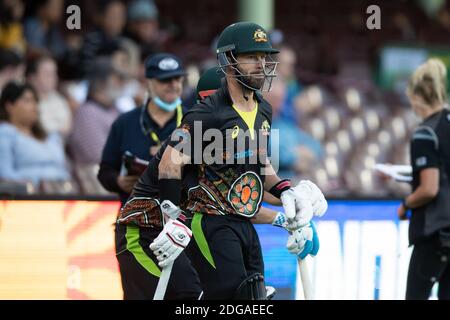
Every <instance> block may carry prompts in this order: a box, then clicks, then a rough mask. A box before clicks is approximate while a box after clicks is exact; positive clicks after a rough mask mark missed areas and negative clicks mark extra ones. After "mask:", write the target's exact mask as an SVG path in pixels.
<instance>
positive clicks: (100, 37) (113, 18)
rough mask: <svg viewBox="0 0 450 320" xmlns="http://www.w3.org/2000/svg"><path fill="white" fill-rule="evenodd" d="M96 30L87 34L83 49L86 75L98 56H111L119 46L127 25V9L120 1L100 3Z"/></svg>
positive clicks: (103, 0)
mask: <svg viewBox="0 0 450 320" xmlns="http://www.w3.org/2000/svg"><path fill="white" fill-rule="evenodd" d="M98 3H99V4H98V12H101V14H100V15H99V16H98V17H97V18H98V19H97V21H96V25H97V28H96V30H94V31H92V32H90V33H88V34H86V36H85V38H84V43H83V48H82V49H81V63H82V67H83V71H84V73H85V74H87V73H88V72H89V70H91V69H92V67H93V63H94V61H95V58H96V57H97V56H98V55H109V54H111V53H112V52H113V51H114V50H113V48H114V47H116V46H117V41H119V39H120V36H121V34H122V31H123V28H124V27H125V23H126V8H125V5H124V4H123V3H122V2H121V1H119V0H101V1H98Z"/></svg>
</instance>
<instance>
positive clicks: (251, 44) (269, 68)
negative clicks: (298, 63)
mask: <svg viewBox="0 0 450 320" xmlns="http://www.w3.org/2000/svg"><path fill="white" fill-rule="evenodd" d="M278 52H279V51H278V50H277V49H275V48H273V47H272V44H271V43H270V39H269V37H268V35H267V32H266V31H265V30H264V28H263V27H261V26H260V25H258V24H256V23H253V22H237V23H233V24H232V25H230V26H228V27H226V28H225V29H224V30H223V31H222V33H221V34H220V36H219V39H218V42H217V50H216V53H217V59H218V61H219V67H220V69H221V70H222V71H223V72H224V73H225V74H226V75H227V76H231V77H234V78H235V79H236V80H237V81H238V82H239V83H240V84H241V85H242V86H244V87H246V88H248V89H250V90H252V91H256V90H261V91H270V87H271V85H272V80H273V78H275V77H276V74H275V70H276V67H277V64H278V62H276V61H274V60H273V58H272V57H271V54H275V53H278ZM248 53H266V54H267V57H266V62H265V65H264V68H263V70H264V71H263V74H260V75H255V76H257V77H264V82H263V83H262V85H261V87H260V88H255V87H253V86H252V85H250V84H249V83H248V81H246V78H248V76H246V75H245V74H243V73H242V71H241V70H240V69H239V63H238V62H237V60H236V58H237V56H238V55H240V54H248ZM255 63H259V62H255ZM227 67H231V70H233V73H230V72H227V70H226V68H227Z"/></svg>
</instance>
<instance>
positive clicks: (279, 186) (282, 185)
mask: <svg viewBox="0 0 450 320" xmlns="http://www.w3.org/2000/svg"><path fill="white" fill-rule="evenodd" d="M290 188H291V180H289V179H284V180H281V181H279V182H277V183H276V184H275V185H274V186H273V187H272V188H270V190H269V193H270V194H272V195H273V196H275V197H277V198H278V199H280V197H281V194H282V193H283V192H284V191H286V190H288V189H290Z"/></svg>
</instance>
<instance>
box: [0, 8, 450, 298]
mask: <svg viewBox="0 0 450 320" xmlns="http://www.w3.org/2000/svg"><path fill="white" fill-rule="evenodd" d="M70 5H76V6H78V8H80V21H81V23H80V29H69V28H68V24H67V23H68V20H67V19H69V17H71V15H72V14H73V11H70V13H67V12H66V10H67V8H68V7H69V6H70ZM370 5H377V6H378V7H379V8H380V16H381V19H380V27H381V28H380V29H373V30H371V29H369V28H368V27H367V24H366V22H367V20H368V19H369V17H370V16H371V13H372V12H371V13H367V11H366V10H367V8H368V7H369V6H370ZM246 20H247V21H254V22H257V23H259V24H261V25H262V26H264V27H265V28H266V29H267V30H269V31H270V38H271V41H272V44H273V45H274V46H276V47H277V48H279V49H280V54H279V55H278V57H277V59H278V60H279V61H280V64H279V66H278V69H277V73H278V78H277V80H276V81H274V83H273V87H272V91H271V92H270V93H268V94H266V98H267V100H269V102H270V103H271V104H272V106H273V125H272V128H276V129H279V130H280V136H281V137H282V139H280V141H279V146H278V147H279V150H280V159H279V161H280V171H279V175H280V176H282V177H295V178H294V179H304V178H308V179H311V180H312V181H314V182H315V183H317V184H318V185H319V187H320V188H321V189H322V190H323V191H324V193H325V194H326V196H327V197H328V199H330V210H329V212H330V214H327V215H326V217H324V219H322V220H320V221H318V230H319V234H321V250H322V252H323V253H322V254H321V255H319V256H318V257H317V259H315V266H314V268H313V269H312V276H313V279H314V284H315V286H316V288H317V290H316V293H317V296H318V297H319V298H322V299H333V298H336V299H343V298H348V299H377V298H387V299H397V298H398V299H402V298H403V296H404V286H405V278H406V268H407V263H408V260H409V256H408V254H409V251H407V250H408V248H407V240H406V239H407V222H401V223H399V221H398V220H397V219H396V212H395V210H396V207H397V205H398V204H399V202H398V200H395V199H399V198H401V197H402V196H404V195H405V194H407V193H408V192H409V191H410V187H409V185H408V184H405V183H403V184H402V183H398V182H394V181H392V180H385V179H383V178H382V177H381V176H379V175H377V174H376V173H375V172H374V171H373V166H374V165H375V164H376V163H392V164H409V138H410V136H411V133H412V130H413V129H414V127H415V126H416V125H417V123H418V122H417V120H416V118H415V117H414V115H413V114H412V111H411V110H410V106H409V104H408V102H407V100H406V96H405V88H406V84H407V81H408V78H409V76H410V74H411V73H412V71H413V70H414V69H415V68H416V67H417V66H419V65H420V64H421V63H423V62H424V61H425V60H426V59H427V58H429V57H432V56H433V57H438V58H440V59H441V60H442V61H443V62H444V63H445V64H446V66H447V67H449V66H450V42H449V40H450V1H449V0H395V1H394V0H391V1H365V0H345V1H344V0H342V1H325V0H315V1H311V0H296V1H288V0H277V1H275V0H240V1H237V0H227V1H223V0H208V1H206V0H191V1H175V0H109V1H105V0H100V1H88V0H78V1H77V0H72V1H64V0H33V1H31V0H30V1H23V0H0V93H1V92H2V91H3V89H4V88H5V87H6V86H7V85H8V83H10V82H11V81H13V82H15V81H24V80H26V81H27V82H28V83H29V84H30V85H31V86H32V87H33V88H34V90H35V91H36V95H37V97H38V98H39V102H38V112H34V111H29V110H28V111H27V110H26V109H21V110H22V111H21V112H15V113H14V112H10V114H9V117H15V120H16V122H17V123H28V124H32V125H33V128H35V129H36V130H37V131H36V132H37V133H39V135H40V136H45V137H46V140H45V147H44V146H43V145H42V144H37V143H36V141H30V140H26V139H25V140H24V139H22V140H20V141H19V140H18V138H17V136H15V135H14V134H12V133H11V131H10V130H6V129H5V130H0V150H3V151H1V152H0V198H2V199H4V200H2V201H0V257H1V259H0V260H1V261H8V263H3V264H0V298H25V299H35V298H41V299H48V298H56V299H61V298H71V299H88V298H96V299H104V298H112V299H120V298H121V288H120V278H119V274H118V271H117V262H116V260H115V257H114V247H113V246H114V244H113V241H112V239H113V230H112V223H113V221H114V219H115V217H116V214H117V210H118V208H119V202H118V201H117V195H115V194H111V193H109V192H107V191H106V190H104V189H103V187H102V186H101V185H100V183H99V182H98V180H97V172H98V167H99V165H98V164H99V161H100V156H101V151H102V149H103V145H104V143H105V140H106V136H107V134H108V132H109V129H110V125H111V123H112V122H113V121H114V119H115V118H116V117H117V116H119V115H120V114H121V113H124V112H127V111H129V110H132V109H134V108H138V107H140V106H141V105H142V103H143V102H144V100H145V98H146V89H145V76H144V60H145V58H146V57H148V56H149V55H151V54H153V53H157V52H163V51H164V52H170V53H174V54H176V55H178V56H179V57H180V58H181V59H182V61H183V63H184V65H185V67H186V69H187V71H188V76H187V77H186V80H185V84H184V92H183V96H182V98H183V104H184V105H185V106H191V105H193V104H194V103H195V101H196V97H195V88H196V85H197V80H198V78H199V75H201V73H202V72H203V71H204V70H206V69H207V68H209V67H211V66H213V65H215V64H216V57H215V53H214V48H215V41H216V38H217V37H218V35H219V33H220V32H221V31H222V30H223V29H224V28H225V27H226V26H228V25H229V24H231V23H233V22H235V21H246ZM72 23H73V21H72ZM449 74H450V73H449ZM92 95H96V96H101V97H102V100H103V101H104V102H105V105H104V107H105V110H107V112H106V111H105V114H107V116H105V117H103V116H101V117H100V118H101V119H102V120H104V121H102V122H101V123H99V122H98V121H97V120H95V119H99V115H98V114H90V113H89V112H87V111H83V112H81V110H83V106H86V105H89V103H90V101H89V97H90V96H92ZM84 109H85V110H90V109H89V108H84ZM2 121H3V122H4V121H6V115H5V112H4V111H3V113H2V112H0V126H1V125H2V124H1V122H2ZM39 143H41V142H39ZM14 144H21V149H20V150H22V151H23V154H20V153H19V154H15V153H11V152H6V151H8V150H10V149H9V148H11V145H14ZM5 150H6V151H5ZM7 157H10V158H8V159H6V158H7ZM3 163H10V164H11V163H13V164H14V166H16V165H17V166H20V165H24V166H26V167H32V168H34V169H33V171H30V172H27V173H26V175H25V176H26V178H24V177H25V176H24V175H21V174H16V173H15V170H14V169H15V168H14V166H13V167H6V166H5V165H3ZM363 199H365V200H363ZM21 200H24V201H21ZM88 200H89V201H88ZM369 200H370V201H369ZM380 231H382V233H383V237H379V233H380ZM258 232H259V234H260V238H261V242H262V244H263V249H264V252H263V253H264V258H265V263H266V276H267V280H268V283H269V284H271V285H274V286H276V287H277V289H278V290H279V296H278V297H279V298H282V299H283V298H284V299H293V298H298V297H301V292H300V291H301V290H300V289H299V288H300V287H301V286H300V285H299V284H298V282H297V284H296V283H295V281H296V280H295V279H297V281H298V278H299V277H298V274H297V272H298V271H296V262H295V259H293V257H291V256H290V255H289V254H288V253H287V251H286V250H285V248H284V245H285V240H286V235H285V234H284V233H281V232H278V230H277V231H273V228H271V227H270V226H258ZM380 238H382V239H380ZM377 239H378V240H377ZM49 261H50V262H51V263H49ZM30 266H32V268H30ZM286 275H287V276H288V277H286ZM299 292H300V293H299Z"/></svg>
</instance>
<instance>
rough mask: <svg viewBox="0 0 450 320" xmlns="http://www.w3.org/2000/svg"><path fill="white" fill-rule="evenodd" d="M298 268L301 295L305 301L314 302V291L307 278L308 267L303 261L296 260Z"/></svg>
mask: <svg viewBox="0 0 450 320" xmlns="http://www.w3.org/2000/svg"><path fill="white" fill-rule="evenodd" d="M297 262H298V267H299V269H300V278H301V279H302V285H303V293H304V294H305V300H314V289H313V286H312V283H311V277H310V276H309V271H308V266H307V264H306V261H305V260H302V259H297Z"/></svg>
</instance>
